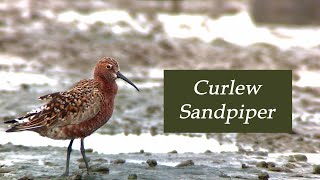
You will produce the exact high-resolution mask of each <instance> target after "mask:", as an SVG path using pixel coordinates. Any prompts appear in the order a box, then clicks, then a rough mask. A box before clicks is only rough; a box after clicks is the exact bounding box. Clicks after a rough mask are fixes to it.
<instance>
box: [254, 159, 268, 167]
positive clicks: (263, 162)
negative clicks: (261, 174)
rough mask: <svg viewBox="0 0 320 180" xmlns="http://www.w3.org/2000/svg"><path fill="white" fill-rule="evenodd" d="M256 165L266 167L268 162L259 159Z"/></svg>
mask: <svg viewBox="0 0 320 180" xmlns="http://www.w3.org/2000/svg"><path fill="white" fill-rule="evenodd" d="M256 167H260V168H268V163H266V162H265V161H261V162H259V163H258V164H257V165H256Z"/></svg>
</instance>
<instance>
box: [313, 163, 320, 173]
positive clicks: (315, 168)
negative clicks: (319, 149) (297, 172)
mask: <svg viewBox="0 0 320 180" xmlns="http://www.w3.org/2000/svg"><path fill="white" fill-rule="evenodd" d="M313 174H320V165H314V166H313Z"/></svg>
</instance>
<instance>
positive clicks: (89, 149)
mask: <svg viewBox="0 0 320 180" xmlns="http://www.w3.org/2000/svg"><path fill="white" fill-rule="evenodd" d="M85 151H86V153H92V152H93V149H91V148H88V149H86V150H85ZM87 158H88V157H87Z"/></svg>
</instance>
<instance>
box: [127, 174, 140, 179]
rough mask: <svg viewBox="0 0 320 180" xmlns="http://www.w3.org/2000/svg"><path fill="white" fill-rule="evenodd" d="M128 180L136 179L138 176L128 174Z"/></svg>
mask: <svg viewBox="0 0 320 180" xmlns="http://www.w3.org/2000/svg"><path fill="white" fill-rule="evenodd" d="M128 179H138V176H137V175H136V174H130V175H129V176H128Z"/></svg>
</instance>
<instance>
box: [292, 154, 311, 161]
mask: <svg viewBox="0 0 320 180" xmlns="http://www.w3.org/2000/svg"><path fill="white" fill-rule="evenodd" d="M288 161H289V162H297V161H305V162H307V161H308V158H307V156H306V155H303V154H295V155H290V156H289V159H288Z"/></svg>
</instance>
